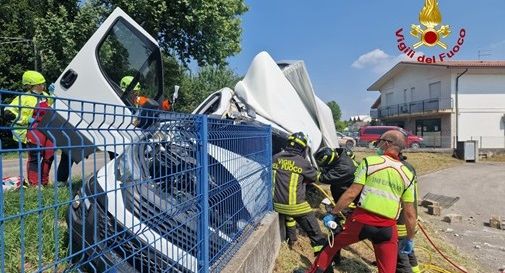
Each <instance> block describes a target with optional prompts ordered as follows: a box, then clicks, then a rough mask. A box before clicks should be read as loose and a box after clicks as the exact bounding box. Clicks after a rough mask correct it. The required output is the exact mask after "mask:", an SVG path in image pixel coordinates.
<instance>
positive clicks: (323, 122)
mask: <svg viewBox="0 0 505 273" xmlns="http://www.w3.org/2000/svg"><path fill="white" fill-rule="evenodd" d="M279 65H280V66H281V67H283V68H282V72H283V73H284V75H285V76H286V78H287V79H288V80H289V82H290V83H291V85H292V86H293V87H294V88H295V90H296V92H297V93H298V95H299V96H300V98H301V99H302V101H303V102H304V104H305V108H306V109H307V111H309V113H310V115H311V117H312V119H313V120H314V121H315V122H316V124H318V126H319V129H320V130H321V134H322V136H323V142H324V143H325V144H326V146H328V147H331V148H337V147H339V145H338V139H337V130H336V129H335V122H334V120H333V115H332V113H331V109H330V107H328V105H326V103H324V102H323V101H322V100H321V99H320V98H319V97H317V96H316V95H315V93H314V88H313V87H312V83H311V81H310V78H309V74H308V73H307V69H306V68H305V63H304V62H303V61H284V62H279Z"/></svg>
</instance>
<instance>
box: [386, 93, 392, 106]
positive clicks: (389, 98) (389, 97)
mask: <svg viewBox="0 0 505 273" xmlns="http://www.w3.org/2000/svg"><path fill="white" fill-rule="evenodd" d="M386 105H393V92H390V93H386Z"/></svg>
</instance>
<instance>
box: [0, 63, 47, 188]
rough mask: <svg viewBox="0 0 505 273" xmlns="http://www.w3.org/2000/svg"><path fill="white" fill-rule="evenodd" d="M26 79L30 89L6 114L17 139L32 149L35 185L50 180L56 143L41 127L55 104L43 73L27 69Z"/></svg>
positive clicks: (31, 180) (30, 178)
mask: <svg viewBox="0 0 505 273" xmlns="http://www.w3.org/2000/svg"><path fill="white" fill-rule="evenodd" d="M22 83H23V86H24V88H25V89H26V90H27V92H26V93H24V94H21V95H19V96H17V97H15V98H14V100H12V102H11V103H10V104H9V106H7V107H6V108H5V112H4V118H5V119H6V120H8V121H10V122H12V125H13V130H12V136H13V138H14V140H16V141H18V142H20V143H22V144H24V145H26V147H27V148H28V149H29V151H28V161H27V171H28V182H29V183H30V185H34V186H36V185H39V183H40V184H42V185H44V186H45V185H47V184H48V183H49V171H50V170H51V164H52V163H53V159H54V145H53V142H52V141H51V140H50V139H49V138H48V137H46V136H45V135H44V134H43V133H42V132H40V131H39V130H38V129H37V127H38V124H39V122H40V121H41V120H42V118H43V116H44V115H45V114H46V112H47V111H48V110H49V109H50V108H51V105H52V104H53V99H51V98H50V93H48V92H46V79H45V78H44V76H43V75H42V74H41V73H39V72H37V71H33V70H27V71H26V72H24V73H23V77H22ZM37 148H42V149H37ZM39 164H40V168H39ZM39 173H40V177H39Z"/></svg>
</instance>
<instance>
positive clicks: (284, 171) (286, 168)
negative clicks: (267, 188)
mask: <svg viewBox="0 0 505 273" xmlns="http://www.w3.org/2000/svg"><path fill="white" fill-rule="evenodd" d="M272 162H273V165H272V169H273V174H272V175H273V198H274V200H273V201H274V209H275V210H276V211H277V212H279V213H281V214H285V215H290V216H299V215H304V214H307V213H310V212H311V211H312V208H311V207H310V205H309V203H308V202H307V201H306V199H305V184H304V183H312V182H314V181H315V180H316V178H317V174H318V173H317V170H316V169H315V168H314V167H312V165H311V164H310V162H309V161H308V160H307V159H305V158H304V157H302V156H301V155H299V154H298V153H295V152H291V151H282V152H280V153H278V154H276V155H274V157H273V161H272Z"/></svg>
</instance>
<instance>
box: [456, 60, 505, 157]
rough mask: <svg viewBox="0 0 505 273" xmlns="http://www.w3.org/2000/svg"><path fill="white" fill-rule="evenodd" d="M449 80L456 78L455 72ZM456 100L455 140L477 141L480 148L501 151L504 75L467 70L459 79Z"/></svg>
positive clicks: (503, 143)
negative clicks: (457, 113) (498, 149)
mask: <svg viewBox="0 0 505 273" xmlns="http://www.w3.org/2000/svg"><path fill="white" fill-rule="evenodd" d="M458 72H459V71H458ZM452 77H453V78H454V79H455V78H456V77H457V72H456V71H455V72H454V73H453V75H452ZM454 96H455V95H454ZM458 100H459V103H458V104H459V140H460V141H465V140H470V139H477V140H480V141H481V143H479V146H481V147H482V148H505V119H504V115H505V71H504V70H503V69H502V70H496V69H494V70H493V69H469V70H468V72H467V73H466V74H464V75H463V76H461V77H460V80H459V99H458ZM454 133H456V132H454Z"/></svg>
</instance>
